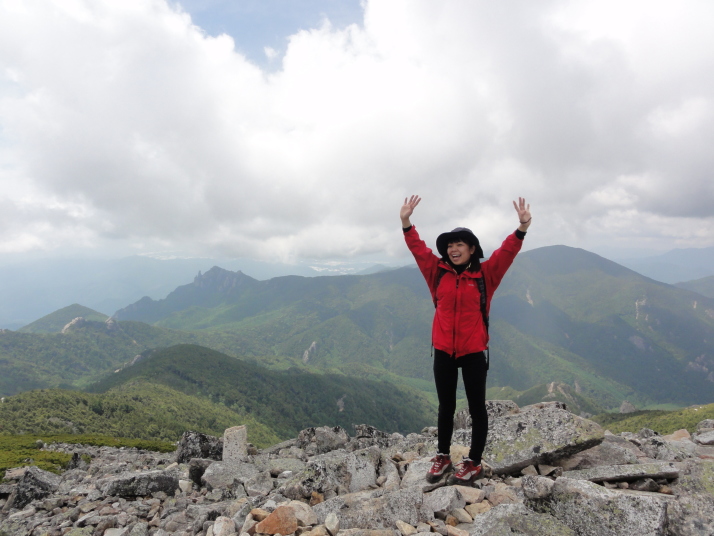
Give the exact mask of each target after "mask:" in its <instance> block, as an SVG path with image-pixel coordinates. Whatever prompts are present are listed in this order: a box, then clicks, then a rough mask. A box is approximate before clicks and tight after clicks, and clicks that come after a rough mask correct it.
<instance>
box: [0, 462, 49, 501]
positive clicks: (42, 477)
mask: <svg viewBox="0 0 714 536" xmlns="http://www.w3.org/2000/svg"><path fill="white" fill-rule="evenodd" d="M60 482H61V478H60V477H59V475H56V474H54V473H50V472H49V471H43V470H42V469H40V468H38V467H35V466H31V467H28V468H27V470H26V471H25V473H24V474H23V475H22V478H21V479H20V481H19V482H18V484H17V487H16V488H15V490H14V494H13V495H12V497H13V500H12V501H10V500H9V499H8V504H9V505H10V506H11V507H12V508H24V507H25V506H26V505H28V504H30V503H31V502H32V501H34V500H37V499H44V498H45V497H47V496H49V495H50V494H52V493H53V492H55V491H56V490H57V489H58V488H59V486H60Z"/></svg>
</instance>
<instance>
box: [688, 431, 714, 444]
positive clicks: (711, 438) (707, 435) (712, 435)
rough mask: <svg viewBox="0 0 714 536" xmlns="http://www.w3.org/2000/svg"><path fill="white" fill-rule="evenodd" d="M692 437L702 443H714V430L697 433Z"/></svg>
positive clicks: (696, 441)
mask: <svg viewBox="0 0 714 536" xmlns="http://www.w3.org/2000/svg"><path fill="white" fill-rule="evenodd" d="M692 439H694V442H695V443H699V444H700V445H714V430H710V431H708V432H700V433H696V434H694V436H693V438H692Z"/></svg>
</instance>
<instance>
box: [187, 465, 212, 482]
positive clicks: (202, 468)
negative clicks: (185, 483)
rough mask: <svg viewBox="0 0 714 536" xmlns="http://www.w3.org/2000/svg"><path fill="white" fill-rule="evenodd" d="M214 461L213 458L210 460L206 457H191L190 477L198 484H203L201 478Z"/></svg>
mask: <svg viewBox="0 0 714 536" xmlns="http://www.w3.org/2000/svg"><path fill="white" fill-rule="evenodd" d="M212 463H214V461H213V460H208V459H205V458H191V461H189V462H188V478H189V479H190V480H191V481H192V482H193V483H194V484H196V485H197V486H200V485H201V478H202V477H203V473H205V472H206V469H208V467H209V466H210V465H211V464H212Z"/></svg>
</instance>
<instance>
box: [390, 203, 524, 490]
mask: <svg viewBox="0 0 714 536" xmlns="http://www.w3.org/2000/svg"><path fill="white" fill-rule="evenodd" d="M420 201H421V198H420V197H419V196H416V195H413V196H411V197H410V198H408V199H405V200H404V205H403V206H402V209H401V211H400V217H401V220H402V228H403V230H404V239H405V240H406V242H407V246H408V247H409V250H410V251H411V252H412V255H414V259H416V262H417V265H418V266H419V270H421V273H422V275H423V276H424V279H425V280H426V283H427V285H428V286H429V290H430V291H431V296H432V298H433V299H434V305H435V306H436V312H435V314H434V323H433V325H432V333H431V340H432V345H433V346H434V380H435V381H436V393H437V396H438V398H439V417H438V426H439V432H438V440H439V441H438V451H437V454H436V456H435V457H434V458H432V460H431V461H432V462H433V463H432V466H431V468H430V469H429V471H428V472H427V478H428V479H429V480H430V481H432V482H434V481H437V480H439V479H440V478H441V477H443V476H444V474H446V473H449V472H450V471H451V470H453V469H454V467H453V465H452V463H451V457H450V455H449V451H450V449H451V436H452V434H453V431H454V413H455V411H456V385H457V382H458V377H459V369H461V374H462V376H463V380H464V387H465V388H466V399H467V400H468V405H469V411H470V412H471V420H472V422H473V425H472V429H471V448H470V450H469V455H468V457H466V458H464V459H463V460H462V461H461V462H460V463H459V464H458V466H457V468H456V470H455V472H454V474H453V475H452V476H451V478H450V479H449V480H450V482H451V483H467V482H472V481H474V480H476V479H477V478H479V477H480V475H481V473H482V468H481V455H482V454H483V450H484V448H485V446H486V435H487V434H488V414H487V413H486V373H487V371H488V361H487V357H486V351H487V349H488V326H487V324H486V322H487V318H488V310H489V307H490V305H491V297H492V296H493V293H494V292H495V291H496V288H497V287H498V285H499V283H500V282H501V279H503V276H504V275H505V274H506V271H507V270H508V268H509V267H510V266H511V263H512V262H513V259H514V258H515V257H516V255H517V254H518V252H519V251H520V249H521V245H522V243H523V238H524V237H525V235H526V231H527V230H528V227H530V224H531V213H530V205H527V204H526V200H525V199H523V198H521V197H519V198H518V203H516V202H515V201H514V202H513V206H514V207H515V209H516V212H517V213H518V220H519V222H520V225H519V227H518V229H517V230H516V231H515V232H514V233H513V234H511V235H509V236H508V237H507V238H506V240H504V242H503V244H502V245H501V247H500V248H498V249H497V250H496V251H494V252H493V255H491V257H490V258H489V259H488V260H486V261H483V262H481V259H482V258H483V256H484V255H483V251H482V250H481V246H480V245H479V241H478V238H476V236H475V235H474V234H473V233H472V232H471V231H470V230H469V229H466V228H465V227H457V228H456V229H454V230H453V231H451V232H448V233H444V234H442V235H440V236H439V237H438V238H437V239H436V249H437V251H438V252H439V256H437V255H434V254H433V253H432V251H431V249H429V248H428V247H427V245H426V244H425V243H424V241H423V240H421V239H420V238H419V234H418V233H417V232H416V229H415V228H414V226H413V225H412V223H411V221H410V217H411V215H412V213H413V212H414V209H415V208H416V206H417V205H418V204H419V202H420ZM480 289H482V290H480ZM482 291H483V294H484V298H485V299H483V300H482V297H481V296H482Z"/></svg>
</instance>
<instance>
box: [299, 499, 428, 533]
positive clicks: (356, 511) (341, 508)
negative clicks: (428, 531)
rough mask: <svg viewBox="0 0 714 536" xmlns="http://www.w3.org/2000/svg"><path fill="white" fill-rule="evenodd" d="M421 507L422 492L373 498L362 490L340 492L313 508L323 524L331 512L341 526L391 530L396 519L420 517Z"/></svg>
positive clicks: (411, 521) (411, 520)
mask: <svg viewBox="0 0 714 536" xmlns="http://www.w3.org/2000/svg"><path fill="white" fill-rule="evenodd" d="M421 506H422V493H421V491H419V490H416V489H411V490H399V491H395V492H392V493H385V494H384V495H382V496H381V497H374V498H368V497H365V495H364V494H361V493H354V494H349V495H343V496H339V497H335V498H333V499H329V500H327V501H325V502H322V503H320V504H317V505H315V506H314V507H313V511H314V512H315V514H316V515H317V519H318V522H320V523H325V520H326V519H327V516H328V515H329V514H331V513H334V514H335V515H336V516H337V517H338V519H339V521H340V527H341V528H343V529H350V528H365V527H368V528H372V529H392V528H394V526H395V525H396V523H397V520H398V519H401V520H402V521H404V522H405V523H409V524H410V525H416V524H417V523H418V522H419V519H420V511H421Z"/></svg>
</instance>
